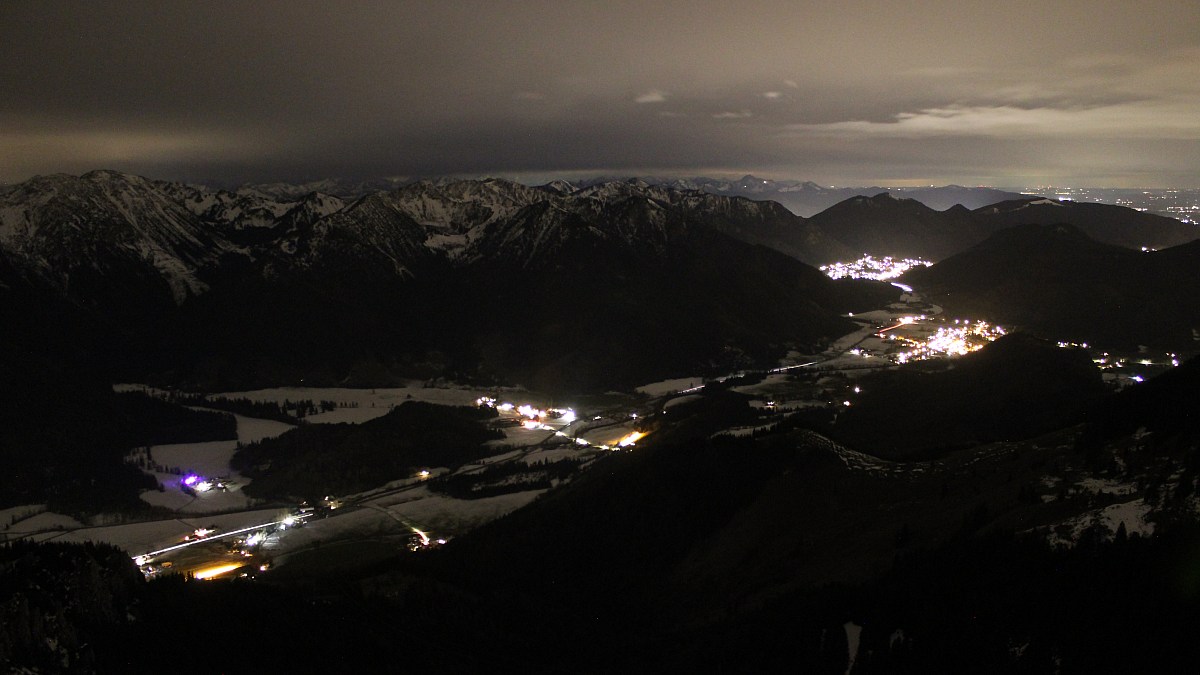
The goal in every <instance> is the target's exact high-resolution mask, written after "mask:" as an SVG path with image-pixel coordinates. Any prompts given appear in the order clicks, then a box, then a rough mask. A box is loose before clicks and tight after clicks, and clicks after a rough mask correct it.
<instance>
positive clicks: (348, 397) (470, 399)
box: [213, 385, 495, 421]
mask: <svg viewBox="0 0 1200 675" xmlns="http://www.w3.org/2000/svg"><path fill="white" fill-rule="evenodd" d="M492 395H495V391H494V390H488V389H473V388H468V387H447V388H440V387H424V386H420V385H415V386H408V387H394V388H389V389H348V388H345V387H275V388H274V389H255V390H253V391H231V392H224V393H220V394H213V396H214V397H224V398H246V399H250V400H251V401H274V402H276V403H282V402H283V401H285V400H290V401H301V400H310V401H333V402H335V403H339V404H343V405H347V404H349V405H355V404H356V405H357V406H358V408H359V409H363V408H372V407H374V408H376V409H383V412H387V410H388V409H389V408H391V407H393V406H396V405H400V404H401V403H404V402H405V401H425V402H427V403H440V404H442V405H475V400H476V399H478V398H479V397H480V396H492ZM333 412H337V411H333ZM326 414H328V413H326ZM380 414H383V413H380ZM346 421H350V420H346Z"/></svg>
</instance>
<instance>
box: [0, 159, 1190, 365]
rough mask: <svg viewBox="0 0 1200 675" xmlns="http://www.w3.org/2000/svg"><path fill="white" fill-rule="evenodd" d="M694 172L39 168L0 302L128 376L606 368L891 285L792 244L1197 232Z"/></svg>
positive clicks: (1121, 218)
mask: <svg viewBox="0 0 1200 675" xmlns="http://www.w3.org/2000/svg"><path fill="white" fill-rule="evenodd" d="M753 180H757V179H751V178H749V177H748V178H747V179H746V180H744V181H743V182H742V184H741V188H739V189H740V190H741V191H743V192H745V191H747V190H749V189H750V188H751V187H753V186H752V185H749V183H751V182H752V181H753ZM331 185H332V184H331ZM714 185H716V184H714V183H706V184H704V185H703V186H702V187H703V188H704V189H694V188H695V187H696V185H692V184H678V185H664V184H654V183H651V182H648V181H645V180H641V179H627V180H619V181H608V182H600V183H592V184H587V185H582V186H580V185H573V184H570V183H566V182H562V181H557V182H554V183H550V184H547V185H543V186H536V187H534V186H526V185H523V184H520V183H514V182H511V181H505V180H500V179H488V180H459V181H454V180H440V181H420V182H416V183H409V184H405V185H400V186H398V187H397V186H390V187H392V189H389V190H380V191H371V192H368V193H367V194H365V195H362V196H359V197H357V198H355V199H352V200H349V201H347V200H346V199H343V198H342V197H339V196H335V195H329V194H324V193H320V192H308V193H304V194H298V192H299V190H290V189H285V188H284V187H283V186H281V185H276V186H274V187H273V188H272V189H269V190H268V189H266V188H265V187H263V186H257V187H246V188H241V189H239V190H236V191H224V190H213V189H210V188H205V187H202V186H193V185H184V184H179V183H170V182H163V181H151V180H147V179H145V178H141V177H138V176H132V175H127V174H122V173H118V172H113V171H93V172H91V173H87V174H84V175H82V176H78V177H76V176H68V175H54V176H45V177H37V178H34V179H31V180H29V181H27V182H25V183H22V184H20V185H17V186H13V187H11V188H9V189H8V190H6V191H5V192H3V193H0V293H2V294H3V296H4V298H5V300H4V302H5V304H6V305H8V306H9V307H10V308H11V307H13V306H16V305H19V304H22V303H26V304H30V303H29V301H28V298H29V297H31V294H32V295H33V296H38V297H45V298H54V302H55V303H65V307H67V309H66V310H65V312H66V314H67V315H78V316H79V317H83V318H82V319H81V320H80V321H79V322H76V323H77V324H78V325H87V326H89V328H88V329H87V331H86V332H87V333H88V335H89V337H88V338H87V339H86V340H84V341H83V342H86V343H87V344H89V345H90V346H89V349H91V350H93V351H95V352H96V353H100V354H104V355H106V356H105V358H106V359H108V360H110V361H111V362H112V363H113V364H118V365H117V366H116V367H118V368H124V369H126V372H127V374H129V375H135V374H136V375H138V376H141V377H146V376H151V375H158V376H162V377H166V378H168V379H180V378H182V379H183V380H187V381H200V380H205V381H208V382H210V383H211V381H212V378H213V377H217V378H226V377H228V376H229V373H258V374H261V375H262V378H263V379H264V380H270V381H275V380H279V379H287V378H288V377H292V376H297V374H298V373H301V372H308V373H309V376H310V377H316V378H317V379H319V380H321V381H355V382H360V383H368V382H377V381H382V380H386V379H388V378H390V377H394V376H395V374H397V373H401V372H403V373H408V374H419V375H422V376H437V375H448V374H452V375H454V376H456V377H465V378H468V379H470V378H483V379H484V380H486V381H492V380H495V379H500V380H505V381H519V382H524V383H531V384H537V385H540V386H548V387H550V388H554V387H557V386H572V387H575V386H584V387H593V386H615V385H618V384H629V383H631V382H633V378H643V381H645V378H649V379H654V378H655V377H659V376H670V375H678V374H681V373H688V372H698V371H703V372H708V371H710V370H711V371H716V370H721V369H736V368H740V367H746V366H748V365H751V364H764V363H767V362H770V361H771V360H773V359H775V358H778V357H779V356H780V355H782V354H783V353H785V352H787V351H789V350H798V351H802V352H809V353H811V352H812V351H813V350H815V349H817V348H819V347H820V345H821V344H823V342H824V341H825V340H828V339H829V338H830V337H832V336H835V335H836V334H839V333H840V332H844V331H845V330H846V329H847V324H846V323H845V319H843V318H840V317H842V316H844V315H845V313H846V312H850V311H856V310H857V309H863V308H869V307H872V306H880V305H881V304H886V301H887V298H888V297H892V295H893V293H894V289H891V288H889V287H887V286H884V285H881V284H873V283H870V282H859V283H854V282H849V281H845V282H840V283H834V282H832V281H830V280H829V279H827V278H825V277H824V276H823V275H822V274H820V273H819V272H818V271H817V270H815V269H814V268H813V267H810V265H817V264H822V263H827V262H831V261H833V260H837V259H848V258H849V259H852V258H856V257H858V256H859V255H861V254H862V253H863V252H868V251H869V252H873V253H877V254H890V255H894V256H921V257H925V258H927V259H933V260H938V259H942V258H949V257H952V256H954V255H955V254H958V253H960V252H963V251H966V250H967V249H969V248H970V247H972V246H974V245H977V244H980V243H981V242H984V241H985V240H987V239H988V237H989V236H992V235H994V234H995V233H997V232H999V231H1001V230H1004V229H1005V228H1008V227H1010V226H1012V225H1014V224H1018V223H1019V224H1025V225H1038V224H1069V225H1073V226H1074V227H1075V228H1077V229H1078V230H1079V231H1080V232H1081V233H1083V234H1085V235H1087V236H1089V237H1091V238H1093V239H1096V240H1098V241H1099V242H1103V243H1105V244H1107V245H1115V246H1123V247H1130V248H1137V247H1141V246H1146V247H1150V248H1163V247H1166V246H1170V245H1173V244H1179V243H1183V242H1186V241H1189V240H1191V239H1193V238H1194V237H1195V234H1196V228H1195V226H1194V225H1188V224H1184V223H1181V222H1179V221H1176V220H1172V219H1169V218H1162V217H1159V216H1154V215H1150V214H1145V213H1140V212H1138V211H1135V210H1132V209H1127V208H1123V207H1118V206H1107V205H1099V204H1075V203H1070V202H1055V201H1052V200H1046V199H1041V198H1022V199H1015V200H1008V201H1002V202H999V203H996V204H992V205H990V206H985V207H981V208H976V209H974V210H970V209H967V208H966V207H964V206H961V205H959V206H954V207H951V208H949V209H947V210H945V211H936V210H934V209H932V208H930V207H928V206H926V205H924V204H922V203H920V202H918V201H916V200H914V199H897V198H895V197H894V196H892V195H891V194H889V193H886V192H883V193H880V194H877V195H875V196H870V197H865V196H855V197H851V198H849V199H847V200H845V201H842V202H840V203H838V204H836V205H834V206H833V207H831V208H829V209H826V210H825V211H822V212H821V213H818V214H816V215H815V216H813V217H812V218H807V219H806V218H802V217H800V216H797V215H795V214H793V213H792V212H790V211H789V210H788V209H787V208H785V207H784V206H783V205H781V204H779V203H777V202H773V201H755V200H752V199H749V198H747V197H743V196H729V195H726V194H715V193H719V192H721V191H720V190H717V189H716V188H714ZM718 187H719V186H718ZM767 187H770V186H769V185H768V186H767ZM767 187H764V188H763V190H767ZM777 187H778V186H777ZM772 189H775V188H772ZM779 189H782V188H779ZM805 189H807V188H805ZM801 191H802V190H801ZM763 194H769V191H766V192H764V193H763ZM1122 250H1124V249H1122ZM1131 253H1132V252H1131ZM1043 257H1044V256H1043ZM1166 257H1170V256H1166ZM1163 259H1165V258H1163ZM1023 260H1025V261H1029V260H1033V258H1025V259H1023ZM1043 264H1045V265H1051V266H1053V264H1054V263H1053V261H1051V260H1045V261H1044V262H1043ZM952 267H953V265H951V268H952ZM932 285H933V286H937V284H932ZM1156 288H1157V287H1156ZM18 296H20V297H18ZM31 306H32V307H33V309H31V310H29V311H30V312H31V315H30V316H27V317H25V318H24V321H25V322H26V323H27V324H28V325H29V326H32V327H33V328H31V330H32V331H34V332H37V330H38V328H37V326H42V325H45V326H49V325H52V324H53V323H54V322H51V321H50V320H49V319H48V318H47V317H45V316H42V317H41V318H40V319H39V318H38V317H39V315H40V314H45V313H46V312H49V311H51V310H49V309H38V307H42V308H48V307H50V306H51V305H50V304H46V303H32V304H31ZM56 306H57V305H56ZM60 310H62V308H61V307H59V308H58V309H55V310H53V311H54V312H56V313H59V314H61V313H63V312H62V311H60ZM9 311H10V313H12V312H13V311H12V310H9ZM1022 318H1024V317H1022V316H1021V315H1018V319H1017V320H1021V319H1022ZM57 321H58V323H59V324H61V323H62V320H57ZM68 323H70V322H68ZM96 326H100V327H101V328H100V329H96ZM81 330H82V329H81ZM667 335H669V336H671V341H669V342H664V341H662V340H660V339H659V338H660V337H661V336H667ZM647 338H651V339H647ZM42 339H45V340H48V339H51V338H50V336H44V337H43V338H42ZM281 345H286V346H287V347H288V348H287V349H280V346H281ZM314 363H318V364H321V366H320V367H319V368H318V369H317V370H318V371H319V372H313V371H312V369H313V368H314V366H313V364H314ZM129 368H133V369H134V370H137V371H138V372H128V369H129ZM352 374H353V375H352ZM347 377H350V378H351V379H350V380H346V378H347ZM224 384H226V385H232V384H249V383H248V382H225V383H224Z"/></svg>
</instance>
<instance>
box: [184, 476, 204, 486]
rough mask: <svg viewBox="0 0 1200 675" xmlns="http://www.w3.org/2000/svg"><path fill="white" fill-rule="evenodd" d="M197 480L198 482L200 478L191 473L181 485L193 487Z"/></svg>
mask: <svg viewBox="0 0 1200 675" xmlns="http://www.w3.org/2000/svg"><path fill="white" fill-rule="evenodd" d="M198 480H200V476H197V475H196V474H194V473H193V474H190V475H189V476H188V477H187V478H184V479H183V484H184V485H187V486H189V487H191V486H192V485H195V484H196V481H198Z"/></svg>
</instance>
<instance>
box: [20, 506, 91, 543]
mask: <svg viewBox="0 0 1200 675" xmlns="http://www.w3.org/2000/svg"><path fill="white" fill-rule="evenodd" d="M77 527H83V523H80V522H79V521H78V520H75V519H74V518H72V517H70V516H64V515H62V514H61V513H51V512H49V511H47V510H46V507H45V505H43V504H29V505H25V506H14V507H12V508H9V509H4V510H3V511H0V541H2V540H5V539H8V538H10V537H12V538H18V537H24V536H27V535H30V534H34V533H36V532H45V531H47V530H69V529H74V528H77Z"/></svg>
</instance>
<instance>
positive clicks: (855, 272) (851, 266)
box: [821, 254, 933, 293]
mask: <svg viewBox="0 0 1200 675" xmlns="http://www.w3.org/2000/svg"><path fill="white" fill-rule="evenodd" d="M932 264H933V263H931V262H929V261H928V260H922V259H920V258H903V259H901V260H896V259H894V258H892V257H891V256H884V257H882V258H876V257H874V256H872V255H870V254H866V255H863V257H861V258H859V259H858V260H855V261H854V262H848V263H844V262H835V263H830V264H828V265H822V266H821V271H822V272H824V273H825V274H827V275H829V278H831V279H845V278H849V279H874V280H876V281H886V280H888V279H895V278H896V277H899V276H900V275H902V274H904V273H905V272H907V271H909V270H910V269H912V268H914V267H929V266H930V265H932ZM893 285H894V286H897V287H898V288H900V289H901V290H903V291H904V292H906V293H911V292H912V288H911V287H909V286H905V285H904V284H893Z"/></svg>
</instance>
